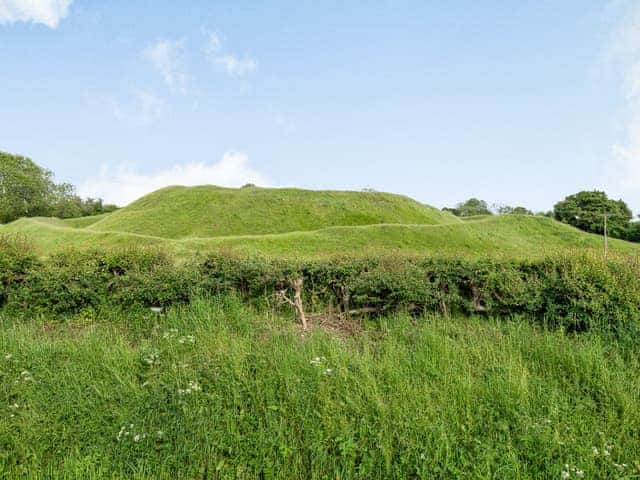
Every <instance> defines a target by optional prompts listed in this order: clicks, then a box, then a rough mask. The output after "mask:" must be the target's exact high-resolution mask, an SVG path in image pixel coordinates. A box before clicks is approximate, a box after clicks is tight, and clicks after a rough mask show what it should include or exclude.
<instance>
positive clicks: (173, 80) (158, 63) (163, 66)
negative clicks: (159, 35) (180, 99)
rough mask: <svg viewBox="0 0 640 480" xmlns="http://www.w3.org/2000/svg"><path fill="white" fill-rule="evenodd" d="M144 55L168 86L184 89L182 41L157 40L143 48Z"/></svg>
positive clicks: (185, 76) (185, 75) (185, 77)
mask: <svg viewBox="0 0 640 480" xmlns="http://www.w3.org/2000/svg"><path fill="white" fill-rule="evenodd" d="M144 56H145V58H146V59H147V60H148V61H149V62H150V63H151V65H152V66H153V68H155V69H156V70H157V71H158V72H159V73H160V74H161V75H162V78H163V79H164V81H165V82H166V83H167V85H169V87H170V88H172V89H178V90H182V91H184V89H185V85H186V82H187V74H186V73H185V72H184V44H183V42H181V41H174V40H159V41H157V42H156V43H154V44H152V45H149V46H148V47H147V48H146V49H145V50H144Z"/></svg>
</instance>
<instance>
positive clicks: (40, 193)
mask: <svg viewBox="0 0 640 480" xmlns="http://www.w3.org/2000/svg"><path fill="white" fill-rule="evenodd" d="M51 176H52V174H51V172H49V171H48V170H45V169H43V168H41V167H39V166H38V165H36V164H35V163H33V162H32V161H31V160H30V159H28V158H26V157H22V156H19V155H11V154H8V153H4V152H0V223H8V222H11V221H12V220H15V219H16V218H19V217H29V216H31V217H33V216H42V215H48V213H49V207H50V195H51V189H52V185H53V182H52V180H51Z"/></svg>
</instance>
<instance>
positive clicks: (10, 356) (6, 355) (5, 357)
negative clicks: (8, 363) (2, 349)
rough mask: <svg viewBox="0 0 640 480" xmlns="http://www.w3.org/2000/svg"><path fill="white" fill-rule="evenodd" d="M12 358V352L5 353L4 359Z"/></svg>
mask: <svg viewBox="0 0 640 480" xmlns="http://www.w3.org/2000/svg"><path fill="white" fill-rule="evenodd" d="M12 358H13V355H12V354H10V353H5V354H4V359H5V360H11V359H12Z"/></svg>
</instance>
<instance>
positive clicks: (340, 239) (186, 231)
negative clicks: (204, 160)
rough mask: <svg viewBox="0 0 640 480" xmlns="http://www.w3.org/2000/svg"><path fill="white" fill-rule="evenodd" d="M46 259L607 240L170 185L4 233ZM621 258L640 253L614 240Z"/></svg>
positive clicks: (521, 222)
mask: <svg viewBox="0 0 640 480" xmlns="http://www.w3.org/2000/svg"><path fill="white" fill-rule="evenodd" d="M0 234H9V235H19V236H20V237H22V238H24V239H26V240H27V241H28V242H30V243H32V244H33V245H34V246H35V248H36V249H37V251H38V252H40V253H41V254H43V255H47V254H50V253H53V252H56V251H59V250H63V249H65V248H69V247H75V248H92V247H107V248H109V247H123V246H124V247H126V246H149V245H156V246H161V247H163V248H166V249H168V250H170V251H172V252H174V253H176V254H178V255H180V256H183V257H184V256H191V255H193V254H197V253H207V252H212V251H220V250H224V251H235V252H238V253H242V254H256V253H259V254H264V255H268V256H286V257H322V256H335V255H341V254H355V255H366V254H383V253H389V252H394V253H404V254H407V255H447V256H458V255H459V256H507V257H513V258H534V257H540V256H544V255H546V254H547V253H550V252H555V251H557V250H559V249H568V250H575V249H597V250H599V249H601V248H602V238H601V237H600V236H597V235H592V234H588V233H585V232H582V231H580V230H577V229H575V228H573V227H570V226H568V225H565V224H562V223H559V222H556V221H555V220H552V219H550V218H546V217H533V216H521V215H505V216H496V217H491V216H484V217H477V218H474V219H469V220H467V221H464V222H463V221H461V220H460V219H458V218H456V217H454V216H452V215H451V214H449V213H446V212H441V211H440V210H437V209H435V208H433V207H429V206H427V205H423V204H420V203H418V202H416V201H414V200H411V199H409V198H407V197H403V196H400V195H392V194H387V193H377V192H331V191H310V190H298V189H263V188H245V189H229V188H219V187H212V186H202V187H190V188H188V187H169V188H165V189H162V190H159V191H157V192H154V193H152V194H150V195H147V196H145V197H143V198H141V199H140V200H138V201H136V202H134V203H132V204H131V205H129V206H128V207H126V208H123V209H121V210H118V211H116V212H113V213H109V214H104V215H99V216H96V217H86V218H80V219H72V220H59V219H53V218H24V219H21V220H18V221H16V222H13V223H11V224H8V225H5V226H2V227H0ZM610 246H611V250H612V251H613V252H618V253H624V254H634V255H637V254H638V253H640V245H637V244H632V243H629V242H624V241H621V240H611V242H610Z"/></svg>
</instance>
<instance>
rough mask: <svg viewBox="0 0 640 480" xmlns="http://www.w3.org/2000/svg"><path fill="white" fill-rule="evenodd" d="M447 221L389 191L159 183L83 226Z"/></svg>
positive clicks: (199, 233)
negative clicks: (138, 196) (90, 223)
mask: <svg viewBox="0 0 640 480" xmlns="http://www.w3.org/2000/svg"><path fill="white" fill-rule="evenodd" d="M452 222H459V220H458V219H457V218H456V217H454V216H453V215H451V214H449V213H446V212H442V211H440V210H438V209H436V208H433V207H430V206H427V205H423V204H421V203H418V202H416V201H415V200H412V199H410V198H407V197H403V196H400V195H392V194H389V193H378V192H338V191H312V190H300V189H289V188H287V189H267V188H257V187H250V188H241V189H233V188H220V187H214V186H200V187H168V188H163V189H162V190H158V191H156V192H153V193H151V194H149V195H146V196H144V197H142V198H141V199H139V200H137V201H135V202H133V203H132V204H131V205H129V206H128V207H126V208H123V209H121V210H118V211H116V212H113V213H112V214H110V215H107V216H104V217H103V218H101V219H100V220H99V221H97V222H95V223H93V225H90V226H89V227H88V228H89V229H90V230H93V231H97V232H128V233H138V234H143V235H151V236H158V237H163V238H172V239H177V238H194V237H197V238H208V237H221V236H229V235H261V234H271V233H285V232H294V231H310V230H318V229H320V228H326V227H335V226H353V225H373V224H380V223H400V224H406V223H408V224H420V225H433V224H442V223H452Z"/></svg>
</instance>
